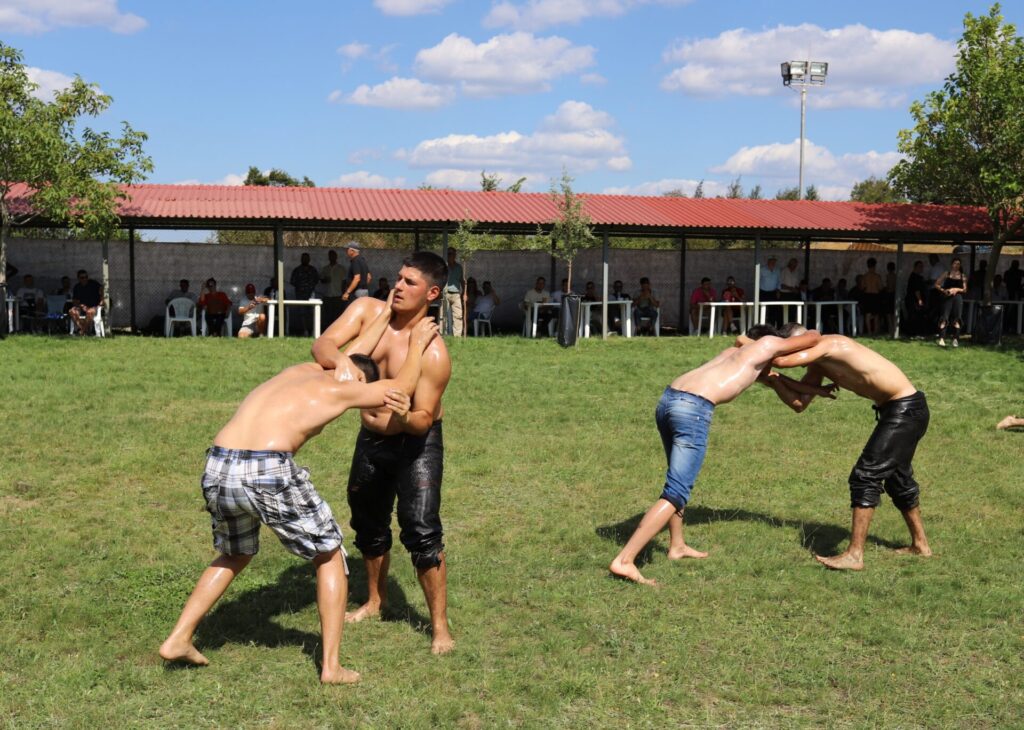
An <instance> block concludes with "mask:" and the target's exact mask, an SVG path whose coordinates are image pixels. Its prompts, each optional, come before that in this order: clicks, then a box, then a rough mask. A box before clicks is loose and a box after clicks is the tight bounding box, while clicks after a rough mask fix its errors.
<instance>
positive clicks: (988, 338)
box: [971, 304, 1003, 345]
mask: <svg viewBox="0 0 1024 730" xmlns="http://www.w3.org/2000/svg"><path fill="white" fill-rule="evenodd" d="M978 309H979V311H978V316H977V317H975V318H974V332H972V333H971V334H972V335H973V337H972V340H971V341H972V342H973V343H975V344H977V345H999V344H1000V342H1001V340H1002V336H1003V306H1002V305H1001V304H991V305H989V306H987V307H979V308H978Z"/></svg>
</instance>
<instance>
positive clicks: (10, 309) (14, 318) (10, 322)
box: [7, 297, 21, 332]
mask: <svg viewBox="0 0 1024 730" xmlns="http://www.w3.org/2000/svg"><path fill="white" fill-rule="evenodd" d="M20 312H21V303H20V302H19V301H18V298H17V297H7V329H8V331H10V332H17V331H18V325H19V324H20V321H19V319H20V318H19V316H18V315H19V314H20Z"/></svg>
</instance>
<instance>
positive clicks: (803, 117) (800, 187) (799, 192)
mask: <svg viewBox="0 0 1024 730" xmlns="http://www.w3.org/2000/svg"><path fill="white" fill-rule="evenodd" d="M806 128H807V85H806V84H804V85H803V86H801V87H800V176H799V178H798V182H797V188H796V199H797V200H803V199H804V138H805V137H806V134H805V130H806Z"/></svg>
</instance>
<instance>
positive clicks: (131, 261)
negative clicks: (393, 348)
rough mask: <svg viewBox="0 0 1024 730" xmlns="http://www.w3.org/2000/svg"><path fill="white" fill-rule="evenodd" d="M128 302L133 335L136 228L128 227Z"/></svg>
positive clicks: (134, 330)
mask: <svg viewBox="0 0 1024 730" xmlns="http://www.w3.org/2000/svg"><path fill="white" fill-rule="evenodd" d="M128 301H129V305H130V307H131V333H132V334H133V335H134V334H135V333H136V332H137V331H138V330H137V329H136V328H135V226H128Z"/></svg>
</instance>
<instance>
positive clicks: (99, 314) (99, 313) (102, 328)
mask: <svg viewBox="0 0 1024 730" xmlns="http://www.w3.org/2000/svg"><path fill="white" fill-rule="evenodd" d="M61 306H63V305H61ZM103 313H104V309H103V305H102V304H97V305H96V316H95V317H93V320H92V333H93V334H94V335H96V336H97V337H106V336H107V325H106V323H105V322H104V321H103ZM67 320H68V334H69V335H73V334H75V333H76V328H75V320H73V319H71V317H68V318H67Z"/></svg>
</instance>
